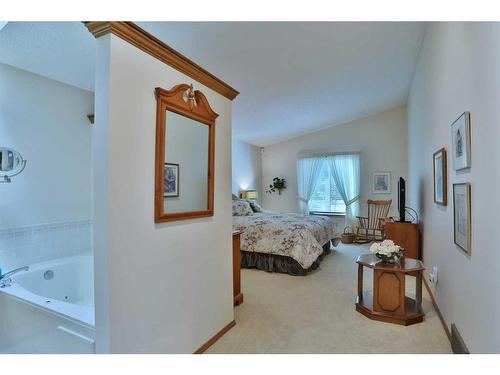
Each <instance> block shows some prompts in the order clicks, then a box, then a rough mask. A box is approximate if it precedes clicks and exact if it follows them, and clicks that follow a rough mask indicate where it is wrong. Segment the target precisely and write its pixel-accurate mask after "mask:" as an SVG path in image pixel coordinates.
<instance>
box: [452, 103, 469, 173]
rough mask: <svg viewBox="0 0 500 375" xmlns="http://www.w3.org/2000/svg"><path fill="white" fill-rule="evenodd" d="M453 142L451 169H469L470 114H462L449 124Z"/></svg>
mask: <svg viewBox="0 0 500 375" xmlns="http://www.w3.org/2000/svg"><path fill="white" fill-rule="evenodd" d="M451 138H452V141H453V150H452V151H453V169H454V170H456V171H459V170H461V169H466V168H470V154H471V150H470V113H469V112H464V113H462V115H461V116H460V117H459V118H458V119H457V120H455V122H454V123H453V124H451Z"/></svg>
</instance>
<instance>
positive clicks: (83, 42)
mask: <svg viewBox="0 0 500 375" xmlns="http://www.w3.org/2000/svg"><path fill="white" fill-rule="evenodd" d="M136 17H138V16H136ZM136 17H131V18H136ZM253 17H255V16H253ZM81 18H82V17H79V18H76V19H75V20H73V21H68V22H65V23H59V22H53V21H49V22H32V21H9V22H3V24H2V25H1V26H0V49H1V50H0V68H1V69H0V81H1V82H0V83H1V91H0V99H1V112H2V113H1V116H0V138H1V142H0V147H1V152H0V158H1V160H0V166H1V168H2V169H1V170H2V175H1V176H0V177H1V179H2V181H3V182H4V183H3V184H0V190H2V191H3V193H2V194H1V195H2V196H3V197H4V198H5V199H3V200H2V203H1V207H2V210H3V212H5V213H6V214H5V215H2V222H1V224H2V226H1V228H0V267H1V271H0V316H2V317H4V318H3V319H2V320H1V322H0V351H1V352H3V353H6V354H12V353H25V354H28V353H66V352H69V353H95V354H118V353H120V354H138V353H143V354H146V353H147V354H152V353H158V354H173V353H179V354H180V353H183V354H184V353H207V354H229V353H231V354H250V353H252V354H320V353H321V354H330V355H334V354H358V355H360V356H356V357H351V358H355V360H356V361H357V362H363V361H365V360H367V362H372V363H373V361H371V360H370V359H369V358H371V357H365V356H362V354H371V353H376V354H406V355H409V354H452V353H472V354H479V353H499V352H500V347H499V342H500V327H499V326H498V325H497V324H496V316H497V315H498V313H499V309H498V308H499V306H498V303H497V302H496V299H495V298H494V295H495V294H496V292H497V291H498V288H499V285H500V283H499V281H500V280H499V279H498V273H497V272H496V265H497V264H498V262H499V259H498V252H497V251H496V240H495V237H494V235H492V234H493V233H495V229H496V221H495V220H494V219H493V215H494V214H495V213H496V209H492V208H496V207H497V206H498V203H499V202H498V195H497V194H495V193H496V190H497V187H498V183H497V182H498V171H497V168H494V164H493V163H494V161H496V160H497V159H498V157H499V155H498V148H497V146H496V143H497V139H498V137H497V135H498V120H499V117H500V116H499V113H498V110H497V108H496V107H497V106H496V99H497V98H498V87H500V85H498V83H499V82H498V77H499V76H500V74H499V72H498V66H500V65H499V64H498V56H499V51H500V46H499V45H498V40H499V35H500V27H499V24H498V23H496V22H479V23H472V22H465V21H463V22H452V21H449V22H446V21H443V22H429V21H426V20H428V19H429V17H421V18H420V19H421V20H422V21H406V19H407V18H405V17H402V18H401V19H402V20H405V21H398V22H388V21H387V18H385V19H384V18H383V17H382V19H373V20H367V21H364V22H361V21H356V19H359V18H353V20H352V21H349V22H341V21H340V20H333V21H328V22H307V21H310V20H311V19H310V18H306V19H304V20H303V21H300V19H301V18H300V17H291V18H290V19H289V20H284V21H285V22H278V21H277V20H279V19H280V18H279V17H277V18H275V21H274V22H258V21H251V20H249V21H251V22H239V21H238V20H239V18H238V17H236V18H235V21H233V22H220V21H217V20H219V18H217V17H215V18H214V19H211V20H207V21H209V22H201V21H188V22H180V21H165V20H161V19H159V20H146V21H140V22H132V21H85V22H81V21H80V19H81ZM113 18H115V17H113ZM12 19H15V17H13V18H12ZM68 19H69V18H68ZM87 19H102V18H100V17H88V18H87ZM123 19H126V18H123ZM145 19H147V17H146V18H145ZM188 19H189V18H188ZM190 19H196V17H194V16H191V18H190ZM254 19H255V20H261V17H255V18H254ZM444 19H446V18H444ZM271 21H272V20H271ZM193 41H196V43H195V42H193ZM63 46H64V48H62V47H63ZM76 75H78V76H79V77H84V82H85V84H82V83H81V82H80V83H76V82H77V81H75V80H74V78H75V76H76ZM82 82H83V81H82ZM49 90H50V91H49ZM52 90H53V91H52ZM49 92H50V95H49V94H47V93H49ZM56 93H57V95H56ZM65 93H66V94H65ZM70 93H71V94H70ZM44 94H45V95H44ZM70 97H71V98H74V99H72V100H74V106H73V105H72V106H70V105H64V103H69V101H70ZM27 102H29V103H34V102H36V104H37V105H26V103H27ZM54 102H58V104H60V103H63V105H57V104H56V105H54ZM72 103H73V102H72ZM77 103H79V104H77ZM35 130H36V131H38V132H39V133H36V132H35ZM49 130H50V131H49ZM61 145H64V147H62V146H61ZM47 150H50V151H51V152H50V153H49V152H47ZM77 150H81V151H77ZM51 160H57V161H58V163H57V167H56V168H53V170H52V169H51V170H50V171H49V172H48V173H47V171H46V170H45V168H44V167H43V166H44V165H47V163H50V162H51ZM403 184H405V187H404V188H403ZM403 191H404V193H405V198H404V199H403V195H402V193H403ZM230 195H231V196H232V198H230V197H229V196H230ZM49 214H51V215H52V214H53V215H52V216H50V215H49ZM402 216H405V217H404V218H402ZM55 224H58V225H55ZM83 225H84V226H85V228H83V227H82V226H83ZM45 230H47V231H49V232H51V233H52V232H58V233H59V234H60V235H61V236H60V237H58V238H57V239H55V238H54V239H53V238H50V236H49V235H48V234H46V233H45ZM80 230H81V231H80ZM41 232H43V233H41ZM384 240H389V241H393V242H392V243H390V242H385V243H384V245H379V244H380V243H382V242H383V241H384ZM75 244H77V245H78V246H77V245H75ZM83 247H85V249H82V248H83ZM56 248H57V251H56ZM56 253H57V254H56ZM372 253H374V254H372ZM82 254H83V255H84V256H83V257H81V256H80V255H82ZM70 255H71V256H73V255H75V256H78V259H80V260H82V259H83V258H85V261H86V260H89V264H86V263H85V264H83V262H80V263H81V264H77V265H71V267H75V268H71V267H66V266H67V265H68V262H67V261H68V259H67V258H68V257H69V256H70ZM24 256H26V258H25V257H24ZM44 256H47V259H45V258H44V259H42V257H44ZM87 258H88V259H87ZM54 259H55V260H56V262H55V263H50V264H49V265H47V264H45V263H44V262H45V261H46V260H51V261H52V260H54ZM87 266H88V267H87ZM63 270H64V271H63ZM68 270H69V271H68ZM89 270H91V271H90V272H87V271H89ZM9 271H14V273H13V274H12V273H11V272H9ZM40 271H41V272H40ZM63 272H65V273H64V278H63V277H59V276H60V275H62V273H63ZM36 275H38V276H39V277H38V276H36ZM54 275H55V276H54ZM35 277H38V279H36V280H35ZM65 278H66V279H65ZM37 280H38V282H37ZM65 280H71V283H70V282H65ZM75 280H76V281H75ZM30 281H31V282H30ZM73 281H74V283H73ZM84 284H85V288H83V287H82V286H83V285H84ZM49 285H52V288H53V289H50V288H49V287H48V286H49ZM46 286H47V288H45V287H46ZM66 287H68V288H70V287H71V288H73V289H72V290H73V291H75V293H77V291H84V292H85V293H87V292H88V295H89V296H90V295H91V294H92V298H91V299H92V301H91V302H89V303H87V302H88V301H86V300H85V299H84V298H83V297H82V300H81V301H80V300H76V299H75V301H73V300H72V299H73V298H74V295H72V294H71V293H66V292H65V290H66V289H65V288H66ZM87 287H88V288H87ZM58 288H59V289H58ZM60 291H64V293H62V292H60ZM15 292H19V293H18V294H16V293H15ZM23 293H24V294H23ZM85 293H83V292H82V293H81V294H82V295H83V294H85ZM26 295H28V296H31V297H33V298H34V299H33V300H29V299H26V298H24V297H25V296H26ZM54 296H55V297H54ZM35 299H36V300H35ZM34 301H35V302H34ZM37 301H38V302H37ZM82 305H83V306H82ZM13 306H16V307H15V308H13ZM58 306H62V307H66V308H70V307H71V308H77V309H78V311H83V310H84V311H86V312H88V313H89V316H91V317H92V319H82V317H81V316H79V315H78V313H77V314H68V313H67V311H65V310H64V309H62V310H57V309H56V307H58ZM28 310H29V311H28ZM21 311H22V313H19V312H21ZM74 311H76V310H74ZM42 315H43V316H47V315H50V318H48V319H47V320H46V321H45V320H44V321H43V324H39V323H40V322H41V318H40V317H41V316H42ZM82 327H84V328H85V329H83V330H81V328H82ZM35 328H36V329H35ZM35 331H36V332H35ZM35 333H36V334H35ZM61 338H64V339H61ZM27 342H29V345H24V344H26V343H27ZM69 343H71V345H70V344H69ZM18 344H23V345H18ZM52 345H54V346H52ZM110 357H113V358H117V359H116V360H117V361H119V358H120V357H122V356H110ZM207 357H208V359H205V358H207ZM214 357H215V358H216V359H214V360H215V361H227V362H226V363H230V361H232V359H228V357H227V356H205V357H201V358H203V359H200V361H201V362H204V361H211V360H212V359H210V358H214ZM264 357H266V356H264ZM323 357H325V358H330V359H335V360H337V359H339V361H342V356H334V357H332V356H323ZM470 357H476V356H470ZM5 358H7V356H6V357H5ZM20 358H23V357H20ZM81 358H82V360H84V359H83V358H87V357H86V356H81ZM122 358H125V357H122ZM158 358H160V357H158ZM161 358H162V357H161ZM190 358H192V357H190ZM231 358H232V357H231ZM234 358H235V360H236V361H241V362H238V363H236V366H238V367H239V368H241V367H243V368H242V369H241V370H242V372H245V371H248V370H249V369H250V367H251V366H249V367H248V368H245V366H244V365H243V364H245V363H246V362H248V360H247V359H245V358H252V360H251V361H253V358H256V361H259V360H260V358H262V357H261V356H255V357H240V356H235V357H234ZM268 358H269V360H271V361H272V364H271V366H274V365H275V364H276V363H278V361H280V359H279V358H282V359H283V358H286V359H285V361H282V359H281V361H282V362H287V363H286V364H284V368H286V367H287V366H288V365H290V363H292V362H293V361H294V360H295V358H303V360H304V361H305V362H304V363H302V364H301V365H302V369H307V368H308V365H307V363H306V362H307V361H310V360H311V359H312V358H313V357H309V356H297V357H295V356H287V357H279V356H278V357H276V356H268ZM317 358H318V357H317ZM387 358H388V359H389V361H394V364H397V366H399V363H400V361H412V362H413V361H416V362H419V361H420V359H421V358H422V357H417V356H404V357H403V356H394V357H392V356H391V357H387ZM432 358H436V360H440V359H439V358H446V359H448V360H450V361H452V362H453V361H454V360H455V359H450V358H452V356H446V355H443V356H437V355H436V356H432ZM453 358H456V357H453ZM2 360H3V357H2ZM162 360H163V359H159V361H162ZM289 360H290V363H289ZM318 360H319V361H321V360H322V359H318ZM148 361H149V360H148ZM275 361H276V362H275ZM347 361H348V362H349V361H352V359H348V360H347ZM455 361H456V360H455ZM375 362H376V361H375ZM149 363H150V362H148V364H149ZM204 363H206V362H204ZM423 363H424V362H423V361H422V364H423ZM455 363H458V362H455ZM233 364H234V363H233ZM347 364H348V365H349V363H347ZM382 367H384V366H382ZM201 370H203V369H201ZM201 370H200V371H201ZM421 371H422V369H421Z"/></svg>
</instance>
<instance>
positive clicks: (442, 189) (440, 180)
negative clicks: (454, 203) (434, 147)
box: [433, 147, 448, 206]
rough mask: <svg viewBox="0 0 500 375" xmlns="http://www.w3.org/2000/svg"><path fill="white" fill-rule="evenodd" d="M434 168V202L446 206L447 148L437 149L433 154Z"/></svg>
mask: <svg viewBox="0 0 500 375" xmlns="http://www.w3.org/2000/svg"><path fill="white" fill-rule="evenodd" d="M433 169H434V202H435V203H437V204H441V205H443V206H446V205H447V204H448V194H447V193H448V192H447V190H448V188H447V183H448V181H447V172H446V149H445V148H444V147H443V148H442V149H440V150H438V151H436V152H435V153H434V156H433Z"/></svg>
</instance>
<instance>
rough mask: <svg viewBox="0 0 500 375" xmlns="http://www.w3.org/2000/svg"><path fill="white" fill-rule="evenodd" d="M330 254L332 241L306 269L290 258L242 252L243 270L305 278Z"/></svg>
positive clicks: (324, 246)
mask: <svg viewBox="0 0 500 375" xmlns="http://www.w3.org/2000/svg"><path fill="white" fill-rule="evenodd" d="M329 253H330V241H328V242H327V243H326V244H325V245H323V253H322V254H321V255H320V256H319V257H318V259H316V260H315V261H314V263H313V264H312V265H311V267H309V268H308V269H304V268H302V266H301V265H300V264H299V262H297V261H296V260H295V259H293V258H290V257H286V256H283V255H275V254H264V253H254V252H252V251H243V250H241V268H257V269H259V270H262V271H267V272H280V273H287V274H289V275H292V276H305V275H307V274H308V273H309V272H311V271H313V270H315V269H316V268H318V267H319V264H320V263H321V261H322V260H323V258H324V257H325V255H326V254H329Z"/></svg>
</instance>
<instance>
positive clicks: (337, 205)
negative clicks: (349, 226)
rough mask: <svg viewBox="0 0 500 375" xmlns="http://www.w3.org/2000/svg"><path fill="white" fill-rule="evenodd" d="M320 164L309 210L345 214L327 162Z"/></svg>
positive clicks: (342, 201)
mask: <svg viewBox="0 0 500 375" xmlns="http://www.w3.org/2000/svg"><path fill="white" fill-rule="evenodd" d="M322 164H323V165H322V166H321V170H320V173H319V178H318V183H317V184H316V188H315V189H314V192H313V194H312V195H311V199H310V200H309V211H310V212H330V213H335V214H345V203H344V200H343V199H342V196H341V195H340V193H339V191H338V189H337V186H335V182H334V180H333V178H332V177H331V174H330V168H329V167H328V163H326V162H325V163H322Z"/></svg>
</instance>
